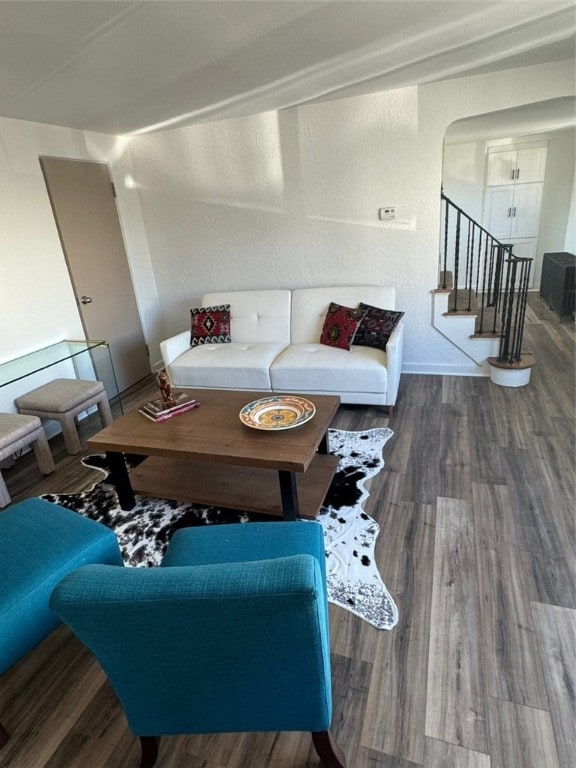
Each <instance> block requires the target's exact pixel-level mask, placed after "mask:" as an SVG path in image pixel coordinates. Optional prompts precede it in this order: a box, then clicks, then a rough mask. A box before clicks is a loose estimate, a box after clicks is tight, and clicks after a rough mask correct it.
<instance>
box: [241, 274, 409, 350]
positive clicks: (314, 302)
mask: <svg viewBox="0 0 576 768" xmlns="http://www.w3.org/2000/svg"><path fill="white" fill-rule="evenodd" d="M332 301H334V302H336V303H337V304H343V305H345V306H347V307H356V306H358V304H359V303H360V302H364V303H365V304H371V305H372V306H375V307H381V308H382V309H394V306H395V301H396V291H395V289H394V288H381V287H374V286H361V285H354V286H333V287H328V288H298V289H297V290H295V291H292V324H291V339H292V343H293V344H306V343H316V344H318V343H319V342H320V336H321V335H322V327H323V325H324V319H325V317H326V313H327V312H328V307H329V306H330V302H332ZM232 341H234V336H232Z"/></svg>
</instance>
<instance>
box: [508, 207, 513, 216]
mask: <svg viewBox="0 0 576 768" xmlns="http://www.w3.org/2000/svg"><path fill="white" fill-rule="evenodd" d="M510 216H512V208H508V218H510Z"/></svg>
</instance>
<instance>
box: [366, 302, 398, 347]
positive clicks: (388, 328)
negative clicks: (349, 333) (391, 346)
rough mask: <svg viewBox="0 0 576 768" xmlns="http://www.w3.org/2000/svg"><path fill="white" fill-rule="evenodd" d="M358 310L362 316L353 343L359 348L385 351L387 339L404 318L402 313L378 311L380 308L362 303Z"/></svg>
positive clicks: (388, 310) (385, 310) (387, 310)
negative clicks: (362, 313)
mask: <svg viewBox="0 0 576 768" xmlns="http://www.w3.org/2000/svg"><path fill="white" fill-rule="evenodd" d="M360 309H361V310H363V311H364V315H363V317H362V321H361V322H360V325H359V326H358V331H357V332H356V336H355V337H354V342H353V343H354V344H356V345H358V346H359V347H375V348H376V349H383V350H386V344H387V343H388V339H389V338H390V336H391V335H392V332H393V330H394V329H395V328H396V326H397V325H398V323H399V322H400V320H401V319H402V317H403V316H404V312H396V311H395V310H393V309H380V307H372V306H371V305H370V304H362V303H360Z"/></svg>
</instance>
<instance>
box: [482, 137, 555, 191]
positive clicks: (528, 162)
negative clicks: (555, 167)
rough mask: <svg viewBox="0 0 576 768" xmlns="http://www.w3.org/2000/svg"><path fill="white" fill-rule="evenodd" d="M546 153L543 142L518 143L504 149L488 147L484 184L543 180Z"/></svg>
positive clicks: (495, 184) (490, 185) (523, 182)
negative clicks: (539, 143)
mask: <svg viewBox="0 0 576 768" xmlns="http://www.w3.org/2000/svg"><path fill="white" fill-rule="evenodd" d="M546 154H547V147H546V145H545V144H542V145H538V144H535V145H530V146H528V145H525V146H522V145H518V146H517V147H507V148H506V149H501V148H500V147H490V148H489V150H488V158H487V167H486V186H488V187H492V186H497V185H501V184H528V183H531V182H541V181H544V173H545V171H546Z"/></svg>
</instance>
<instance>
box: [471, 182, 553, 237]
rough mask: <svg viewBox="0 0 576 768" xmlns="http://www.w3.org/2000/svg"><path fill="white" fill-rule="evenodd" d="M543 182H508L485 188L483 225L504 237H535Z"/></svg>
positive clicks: (489, 230) (538, 221)
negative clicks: (503, 184)
mask: <svg viewBox="0 0 576 768" xmlns="http://www.w3.org/2000/svg"><path fill="white" fill-rule="evenodd" d="M542 186H543V185H542V184H508V185H506V186H502V187H487V188H486V192H485V198H484V221H485V224H484V226H485V227H486V229H487V230H488V232H490V234H491V235H492V236H493V237H495V238H497V239H498V240H502V239H504V238H506V239H509V238H518V237H537V236H538V227H539V224H540V207H541V205H542Z"/></svg>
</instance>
